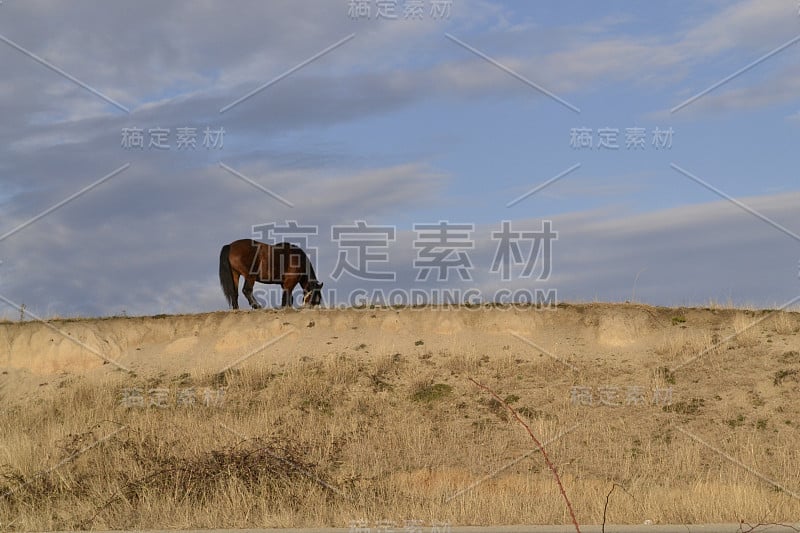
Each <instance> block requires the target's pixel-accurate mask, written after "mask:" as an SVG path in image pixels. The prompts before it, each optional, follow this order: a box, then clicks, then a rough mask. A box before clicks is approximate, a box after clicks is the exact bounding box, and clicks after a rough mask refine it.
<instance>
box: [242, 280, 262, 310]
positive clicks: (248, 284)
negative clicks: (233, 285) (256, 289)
mask: <svg viewBox="0 0 800 533" xmlns="http://www.w3.org/2000/svg"><path fill="white" fill-rule="evenodd" d="M255 284H256V279H255V278H253V277H250V276H245V278H244V287H242V294H244V297H245V298H247V301H248V302H250V307H252V308H253V309H261V306H260V305H258V302H257V301H256V299H255V298H254V297H253V285H255Z"/></svg>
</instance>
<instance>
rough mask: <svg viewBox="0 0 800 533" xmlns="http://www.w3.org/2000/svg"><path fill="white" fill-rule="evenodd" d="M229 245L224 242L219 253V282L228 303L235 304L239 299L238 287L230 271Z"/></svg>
mask: <svg viewBox="0 0 800 533" xmlns="http://www.w3.org/2000/svg"><path fill="white" fill-rule="evenodd" d="M230 252H231V245H230V244H226V245H225V246H223V247H222V251H221V252H220V253H219V284H220V285H222V292H223V293H225V298H226V299H227V300H228V305H230V306H231V307H235V306H236V300H238V299H239V294H238V287H236V285H234V284H233V272H231V259H230Z"/></svg>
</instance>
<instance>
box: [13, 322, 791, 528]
mask: <svg viewBox="0 0 800 533" xmlns="http://www.w3.org/2000/svg"><path fill="white" fill-rule="evenodd" d="M709 313H710V312H709ZM581 316H582V317H583V318H585V317H584V315H581ZM665 316H666V317H667V319H666V320H665V322H666V324H667V325H666V326H665V328H664V329H663V330H656V331H655V332H654V333H652V336H651V340H650V341H648V342H651V344H650V345H649V346H650V347H651V349H650V351H648V352H647V355H646V356H642V357H643V359H642V361H644V363H641V362H640V361H639V360H636V361H633V362H632V363H626V362H625V361H626V359H627V358H633V357H634V355H636V354H637V353H638V351H639V350H643V349H644V348H643V346H644V345H642V344H637V345H634V348H631V349H630V350H628V351H624V350H623V349H622V348H618V347H617V348H613V349H606V350H605V351H602V352H600V348H598V347H597V345H587V346H586V347H583V348H582V347H581V346H582V343H584V342H585V341H584V339H585V338H586V337H581V336H580V335H578V334H577V333H574V332H573V331H572V330H571V329H570V330H568V331H569V332H570V334H571V335H573V336H574V339H575V342H574V344H572V345H570V346H566V345H565V344H563V343H562V344H560V345H558V346H559V350H560V351H559V352H558V354H559V355H563V356H565V357H570V361H571V362H574V363H575V365H576V366H577V367H578V370H576V371H572V370H569V369H566V368H565V367H564V365H562V364H560V363H559V362H558V361H555V360H553V359H552V358H549V357H540V356H539V353H538V350H530V349H529V348H526V347H525V346H524V345H522V343H518V345H514V344H511V343H510V341H508V340H503V341H502V343H501V344H499V345H498V346H499V348H498V349H497V350H495V351H493V352H492V353H483V350H482V349H478V348H477V347H472V348H470V347H463V346H460V345H457V344H456V342H455V341H454V343H453V347H454V348H453V349H457V350H459V351H457V352H454V351H449V350H443V351H439V350H438V349H437V350H436V351H431V352H428V351H426V350H425V348H427V346H428V345H429V343H428V342H426V343H425V344H423V345H420V346H414V347H413V348H411V349H409V350H406V351H401V352H390V353H382V354H378V355H370V354H368V353H367V352H368V351H370V350H371V349H372V347H371V346H361V345H360V344H356V345H353V346H350V347H349V348H348V349H347V350H343V351H341V353H337V354H332V355H316V354H314V353H307V354H298V357H297V359H295V360H294V361H293V362H290V363H286V364H285V365H283V366H280V365H273V364H271V363H270V362H269V360H268V359H266V358H264V359H252V360H248V361H246V362H245V363H243V364H242V365H241V366H239V367H237V368H235V369H232V370H229V371H228V372H226V373H225V374H222V375H219V374H214V373H205V374H192V375H189V374H187V373H179V374H174V375H171V374H166V373H165V374H161V375H158V376H149V377H125V376H123V375H116V377H115V375H114V374H105V375H104V377H100V376H97V377H92V378H81V377H76V378H71V379H69V380H66V381H63V382H62V385H61V386H58V387H52V388H47V389H46V390H45V389H42V390H41V391H38V392H37V394H36V395H35V396H33V397H29V398H27V399H25V400H20V401H15V400H14V399H13V398H4V400H5V401H3V402H2V411H0V525H2V527H3V529H7V530H69V529H78V528H82V529H171V528H193V529H201V528H214V527H230V528H254V527H301V526H307V527H318V526H338V527H347V526H348V525H349V524H351V523H352V522H354V521H357V520H362V519H363V520H367V521H368V522H369V523H370V524H371V525H374V524H375V523H376V522H378V521H380V520H387V521H390V522H392V523H394V524H397V525H399V526H400V527H402V525H403V524H404V523H405V522H406V521H407V520H417V521H421V522H422V523H424V524H432V523H434V522H437V523H442V522H448V523H450V524H461V525H469V524H475V525H477V524H537V523H538V524H552V523H557V524H564V523H568V522H569V517H568V515H567V514H566V509H565V506H564V502H563V499H562V498H561V495H560V493H559V491H558V488H557V487H556V485H555V484H554V483H553V476H552V474H551V472H550V471H549V470H548V468H547V467H546V466H545V465H544V463H543V461H542V458H541V456H540V455H539V452H538V451H536V450H535V449H534V447H533V446H532V443H531V441H530V438H529V437H528V435H527V433H526V432H525V431H524V430H523V429H522V428H520V427H519V425H517V424H516V423H515V422H514V421H513V419H511V418H510V417H509V416H507V415H508V413H506V412H505V411H504V410H503V409H502V406H501V405H499V404H498V402H497V401H496V400H494V399H493V398H491V397H490V396H488V395H487V394H486V393H485V392H483V391H481V390H479V389H478V388H477V387H475V386H474V385H473V384H471V383H470V382H469V381H468V379H467V378H468V377H474V378H475V379H476V380H478V381H479V382H481V383H485V384H487V385H489V386H491V387H492V389H493V390H495V391H497V393H498V394H499V395H500V396H501V398H504V399H505V401H506V402H508V403H509V404H510V405H511V406H512V407H514V408H515V409H516V410H517V411H518V412H519V413H520V414H521V415H522V416H523V418H524V419H525V420H526V421H527V422H528V423H529V424H530V426H531V429H532V430H533V432H534V433H535V434H536V435H537V436H538V437H539V439H540V440H541V441H542V442H544V443H547V444H546V447H547V451H548V454H549V456H550V458H551V459H552V461H553V463H554V464H555V466H556V468H557V469H558V471H559V474H560V475H561V478H562V480H563V483H564V486H565V490H566V492H567V494H568V495H569V498H570V500H571V501H572V504H573V506H574V508H575V512H576V514H577V517H578V520H579V521H580V523H583V524H585V523H600V522H601V520H602V517H603V506H604V504H605V498H606V495H607V494H608V491H609V489H610V488H611V487H612V486H613V484H615V483H616V484H619V485H620V486H621V487H623V488H624V489H625V490H619V491H615V492H614V493H613V495H612V496H611V502H610V505H609V508H608V516H607V521H608V522H610V523H631V524H639V523H642V522H643V521H645V520H652V521H653V522H654V523H703V522H737V521H739V520H740V519H743V520H746V521H750V522H757V521H758V520H761V519H768V520H769V521H773V522H780V521H789V520H794V519H796V517H797V516H800V499H798V498H795V497H793V496H792V493H795V494H796V493H798V492H800V486H799V485H798V482H797V477H796V473H797V464H800V449H798V447H797V444H796V443H797V437H798V422H797V421H798V420H800V398H798V396H797V394H796V390H797V374H796V373H793V371H794V370H797V369H800V357H798V356H797V348H795V349H788V348H786V347H784V346H783V345H781V346H779V347H778V346H775V343H768V342H767V341H768V340H771V339H768V337H767V336H768V335H770V334H771V332H772V330H773V329H774V326H771V325H769V323H767V322H765V323H764V324H763V326H764V327H761V326H762V325H760V326H758V327H755V328H751V330H748V332H745V333H743V334H744V335H746V339H747V343H742V340H741V339H740V338H739V337H740V336H741V335H740V336H737V339H738V341H737V342H731V343H727V344H726V345H725V346H722V347H718V348H716V349H714V350H712V351H708V350H707V349H708V348H709V347H713V346H715V341H714V337H715V335H716V336H717V337H718V336H719V335H720V333H722V334H724V333H725V332H727V331H731V330H736V328H742V327H744V326H743V324H745V322H744V321H743V318H749V319H750V321H752V317H745V316H744V314H741V313H739V312H736V313H735V314H734V313H731V314H730V316H728V315H724V316H722V315H713V317H712V318H713V321H712V319H711V318H709V319H708V321H707V322H705V323H702V324H701V323H699V319H698V318H697V316H696V315H689V316H687V317H686V321H685V322H680V323H679V324H677V325H676V324H672V323H670V322H669V317H670V314H669V313H668V314H666V315H665ZM739 317H743V318H739ZM548 319H551V318H548ZM552 320H555V319H552ZM714 321H717V322H714ZM590 322H591V320H588V319H587V323H590ZM747 323H750V322H749V321H748V322H747ZM681 326H686V328H685V329H684V328H683V327H681ZM569 327H570V328H572V327H573V326H569ZM667 334H668V335H669V336H666V335H667ZM787 335H789V336H788V340H787V341H786V342H787V343H793V344H794V345H797V344H798V341H797V337H796V336H795V335H794V334H787ZM366 342H368V341H366ZM506 342H508V343H509V344H507V345H506V344H505V343H506ZM542 343H543V344H545V342H544V341H542ZM547 345H548V346H550V345H556V343H555V341H554V342H552V343H550V342H549V341H548V343H547ZM412 346H413V344H412ZM507 346H508V347H507ZM798 348H800V347H798ZM412 349H416V350H417V351H415V352H412V351H411V350H412ZM703 350H707V351H708V353H707V354H706V355H707V356H704V357H702V358H700V359H698V360H697V361H696V362H694V363H693V364H692V365H693V366H691V367H687V368H686V369H683V370H680V371H677V372H674V373H673V372H670V371H668V370H667V369H668V368H670V367H672V366H673V365H674V364H675V363H678V362H681V361H685V360H687V359H688V358H691V357H694V356H695V355H697V353H698V352H701V351H703ZM769 350H772V351H769ZM756 353H758V354H761V355H760V356H759V357H754V354H756ZM598 354H599V355H601V356H602V357H598ZM778 376H780V379H778ZM575 385H585V386H592V387H595V389H596V388H597V387H598V386H600V385H614V386H616V387H619V389H620V390H622V391H624V390H625V387H626V386H629V385H642V386H644V387H645V389H647V390H646V392H647V401H646V402H645V403H644V404H642V405H635V406H634V405H629V406H626V405H621V406H619V407H597V406H595V407H582V406H578V405H574V404H573V403H572V402H571V400H570V389H571V387H573V386H575ZM132 387H138V388H141V389H143V390H148V389H159V388H161V389H166V390H167V391H168V394H169V397H168V401H167V404H168V405H167V407H165V408H159V407H154V406H150V407H126V406H125V405H122V403H121V398H122V397H123V391H124V390H125V389H128V388H132ZM190 387H191V388H193V389H194V390H195V391H198V393H199V391H203V390H206V389H208V390H218V388H219V387H225V395H224V401H223V402H222V403H221V404H220V405H211V406H206V405H204V403H203V401H202V395H198V401H197V402H196V403H195V404H194V405H190V406H186V405H179V404H178V403H177V397H178V394H179V392H180V391H182V390H185V389H187V388H190ZM667 387H670V388H672V389H673V393H674V394H673V397H672V401H671V402H669V404H664V405H662V404H653V403H652V402H651V401H650V393H651V391H652V389H653V388H667ZM548 442H549V443H548ZM712 447H713V448H716V450H718V451H715V450H714V449H712ZM718 452H721V453H718ZM521 457H523V459H521V460H519V459H520V458H521ZM737 462H739V463H741V464H744V465H746V466H747V468H742V467H741V466H740V465H739V464H737ZM748 469H749V470H748ZM752 472H758V475H754V474H753V473H752ZM492 473H494V474H495V475H492V476H488V477H487V475H488V474H492ZM480 480H483V481H482V482H480V483H479V484H477V485H476V486H474V487H473V488H471V489H469V490H466V491H463V489H465V488H467V487H470V485H471V484H473V483H475V482H478V481H480ZM462 491H463V492H462Z"/></svg>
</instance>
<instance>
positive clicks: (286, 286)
mask: <svg viewBox="0 0 800 533" xmlns="http://www.w3.org/2000/svg"><path fill="white" fill-rule="evenodd" d="M239 276H242V277H244V286H243V287H242V294H244V296H245V298H247V301H248V302H250V305H251V306H252V308H253V309H258V308H260V307H261V306H260V305H259V304H258V302H257V301H256V299H255V298H253V285H254V284H255V282H256V281H258V282H259V283H275V284H278V285H281V286H282V287H283V300H282V305H283V307H287V306H288V307H291V306H292V300H293V297H292V291H293V290H294V288H295V286H296V285H298V284H299V285H300V286H301V287H302V288H303V303H304V304H306V305H320V304H321V303H322V291H321V290H320V289H322V282H320V281H317V276H316V274H315V273H314V267H313V266H311V261H310V260H309V259H308V256H307V255H306V253H305V252H304V251H303V250H302V248H299V247H297V246H295V245H293V244H290V243H288V242H282V243H279V244H275V245H270V244H266V243H263V242H258V241H254V240H252V239H241V240H238V241H234V242H232V243H230V244H226V245H225V246H223V247H222V251H221V252H220V254H219V282H220V284H221V285H222V292H224V293H225V298H227V299H228V303H229V304H230V306H231V307H232V308H233V309H239Z"/></svg>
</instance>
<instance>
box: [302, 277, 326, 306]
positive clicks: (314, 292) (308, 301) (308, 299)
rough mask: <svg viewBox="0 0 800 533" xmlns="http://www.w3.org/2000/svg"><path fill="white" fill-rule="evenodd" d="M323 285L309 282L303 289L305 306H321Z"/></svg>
mask: <svg viewBox="0 0 800 533" xmlns="http://www.w3.org/2000/svg"><path fill="white" fill-rule="evenodd" d="M322 285H323V283H322V282H321V281H317V280H308V283H306V286H305V287H304V289H303V292H304V294H303V305H320V304H321V303H322Z"/></svg>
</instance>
